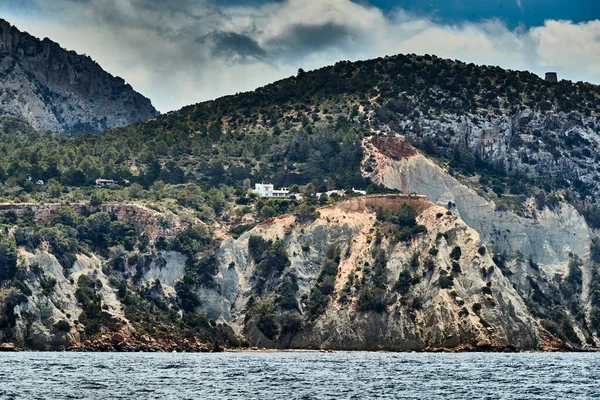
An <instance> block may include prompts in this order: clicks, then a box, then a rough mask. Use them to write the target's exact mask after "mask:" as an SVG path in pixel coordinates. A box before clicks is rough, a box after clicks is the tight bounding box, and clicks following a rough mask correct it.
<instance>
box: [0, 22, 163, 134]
mask: <svg viewBox="0 0 600 400" xmlns="http://www.w3.org/2000/svg"><path fill="white" fill-rule="evenodd" d="M157 114H158V112H157V111H156V110H155V109H154V107H153V106H152V104H151V103H150V100H148V99H147V98H145V97H144V96H142V95H141V94H139V93H137V92H135V91H134V90H133V89H132V88H131V86H129V85H128V84H126V83H125V81H124V80H123V79H121V78H118V77H114V76H112V75H110V74H109V73H107V72H105V71H104V70H103V69H102V68H101V67H100V66H99V65H98V64H96V63H95V62H94V61H93V60H92V59H91V58H89V57H87V56H82V55H79V54H77V53H75V52H73V51H67V50H64V49H62V48H61V47H60V46H59V45H58V44H57V43H54V42H52V41H51V40H49V39H44V40H43V41H40V40H38V39H37V38H35V37H33V36H31V35H29V34H27V33H25V32H20V31H19V30H18V29H17V28H15V27H13V26H11V25H10V24H9V23H8V22H6V21H4V20H1V19H0V116H3V117H17V118H20V119H23V120H25V121H27V122H28V123H29V124H30V125H31V126H33V127H34V128H35V129H38V130H49V131H66V132H100V131H103V130H105V129H107V128H110V127H115V126H124V125H130V124H133V123H136V122H140V121H143V120H146V119H148V118H151V117H153V116H156V115H157Z"/></svg>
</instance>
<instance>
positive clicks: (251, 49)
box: [209, 32, 267, 59]
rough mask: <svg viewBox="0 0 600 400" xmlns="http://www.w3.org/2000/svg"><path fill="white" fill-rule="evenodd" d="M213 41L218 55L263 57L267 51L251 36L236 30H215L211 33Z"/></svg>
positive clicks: (214, 50)
mask: <svg viewBox="0 0 600 400" xmlns="http://www.w3.org/2000/svg"><path fill="white" fill-rule="evenodd" d="M209 37H210V39H211V40H212V42H213V46H214V47H213V55H215V56H218V57H225V58H228V59H231V58H242V59H244V58H248V57H254V58H257V59H263V58H265V57H266V56H267V52H266V51H265V50H264V49H263V48H262V47H260V45H259V44H258V42H257V41H256V40H254V39H253V38H251V37H250V36H247V35H244V34H240V33H236V32H214V33H212V34H211V35H209Z"/></svg>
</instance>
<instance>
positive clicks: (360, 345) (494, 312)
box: [0, 155, 589, 351]
mask: <svg viewBox="0 0 600 400" xmlns="http://www.w3.org/2000/svg"><path fill="white" fill-rule="evenodd" d="M419 157H420V156H418V155H413V156H411V158H409V159H407V160H402V161H401V162H400V164H401V165H403V166H406V165H405V164H406V163H408V162H410V163H412V164H411V165H412V166H413V167H414V168H415V170H414V171H415V173H414V175H406V174H405V175H401V179H400V181H402V182H404V183H403V184H411V185H415V186H410V187H408V188H409V189H410V190H413V191H417V190H418V191H419V192H426V190H425V189H423V188H422V187H419V186H416V183H413V182H419V179H422V178H423V177H425V178H427V179H429V180H430V182H444V185H445V186H442V185H441V183H440V184H439V185H440V186H439V187H438V189H436V190H439V193H441V194H439V195H437V194H436V193H438V192H436V191H434V190H431V191H430V192H428V193H429V194H431V196H432V198H433V199H436V201H437V202H439V203H441V204H444V203H447V201H453V202H456V204H457V205H456V207H455V208H454V207H453V209H452V210H448V209H447V208H446V207H442V206H440V205H437V204H434V203H433V202H431V201H429V200H428V199H427V198H425V197H424V196H420V195H409V194H407V195H378V196H366V197H360V198H355V199H349V200H346V201H342V202H339V203H334V204H332V205H330V206H327V207H324V208H320V209H318V212H319V215H318V217H317V218H316V219H315V220H313V221H308V222H304V223H299V222H298V221H297V220H296V217H295V216H294V215H286V216H281V217H278V218H274V219H271V220H268V221H266V222H264V223H261V224H259V225H257V226H256V227H255V228H253V229H252V230H250V231H248V232H246V233H244V234H243V235H242V236H240V237H239V238H237V239H234V238H231V237H229V238H225V239H224V240H223V241H222V243H221V244H220V245H219V247H218V249H217V250H216V252H215V254H214V256H215V259H216V263H215V266H216V273H215V274H213V275H211V277H210V279H209V280H207V281H205V283H194V284H192V286H189V283H185V282H186V281H189V278H186V274H187V273H189V269H188V268H189V265H190V263H189V259H188V256H185V255H183V254H181V253H177V252H174V251H158V252H156V253H153V254H152V255H150V256H148V258H147V259H145V260H141V259H140V260H138V261H137V266H135V267H133V264H132V266H130V267H125V270H124V271H122V272H119V273H118V275H119V279H120V280H123V281H126V282H128V285H129V288H130V289H129V290H132V291H140V292H146V293H149V294H150V296H151V298H153V299H154V300H155V301H157V302H158V303H161V304H175V301H176V299H177V297H178V296H180V295H181V292H180V291H181V290H182V288H183V287H182V286H180V284H182V283H184V285H188V287H187V289H185V290H186V292H185V293H183V294H184V295H190V296H193V297H194V298H196V299H197V302H196V303H195V304H196V311H197V312H198V313H200V314H205V315H206V317H207V318H208V320H209V321H212V322H210V324H213V325H214V324H216V323H221V324H225V325H226V326H227V327H229V328H231V329H232V330H233V332H235V334H236V335H237V337H238V338H240V339H241V340H245V341H247V343H248V344H249V345H252V346H260V347H267V348H294V349H306V348H312V349H347V350H379V349H385V350H395V351H412V350H435V349H462V348H470V349H517V350H521V349H541V348H548V347H547V345H548V343H553V347H556V346H560V345H561V342H560V341H558V340H556V338H554V337H553V336H552V335H550V334H549V333H548V332H547V331H546V330H545V329H544V328H542V327H541V325H540V324H539V320H538V318H536V317H534V315H533V312H532V309H531V308H530V307H529V306H528V305H527V302H528V301H529V298H530V297H531V290H533V288H534V285H536V287H539V288H541V290H543V291H544V292H548V293H550V292H551V291H552V290H553V285H554V283H553V281H552V278H553V277H554V275H553V272H554V271H564V270H565V269H566V267H565V265H564V263H565V262H566V259H563V258H561V257H565V256H564V255H563V254H562V253H561V249H562V248H564V247H566V246H573V247H570V249H571V250H577V248H576V247H575V246H576V244H577V243H576V240H573V239H571V238H570V237H566V238H565V239H563V243H562V244H561V243H560V242H557V240H559V239H560V235H554V236H553V235H551V234H550V233H549V232H550V231H551V229H550V228H551V225H546V224H558V222H559V221H562V220H564V221H565V227H564V228H559V229H565V230H566V229H569V228H568V227H566V226H567V225H566V222H567V221H571V222H572V220H573V217H572V216H569V213H568V208H563V209H560V210H557V211H550V210H547V211H546V212H545V213H546V215H545V216H543V218H544V219H543V220H542V221H538V222H536V223H535V224H534V223H533V222H531V223H530V222H523V221H521V222H519V221H520V219H519V218H523V217H517V216H512V217H510V218H512V219H508V221H517V222H518V223H515V226H510V227H509V229H511V232H521V231H519V229H522V235H523V236H524V237H525V239H528V238H529V235H533V234H532V232H534V233H535V235H537V236H538V238H537V239H535V240H538V241H542V242H539V243H543V244H539V243H538V242H536V243H538V244H535V245H534V246H537V247H539V249H537V248H534V250H533V253H532V256H534V255H535V254H538V255H537V256H538V257H540V258H539V259H540V260H544V259H545V258H544V257H546V258H547V259H548V260H550V263H548V264H540V268H539V270H537V271H533V270H532V269H531V267H530V266H528V263H527V262H524V261H522V260H521V261H519V260H518V259H513V258H509V259H508V260H507V262H506V265H500V264H498V261H497V260H496V259H495V258H494V257H495V256H496V255H497V253H496V252H497V251H498V250H497V249H495V248H494V245H492V244H491V243H490V241H491V238H493V236H492V235H490V234H488V232H493V229H491V228H490V229H489V230H486V229H487V228H486V227H487V225H486V222H485V220H487V223H488V224H492V225H493V224H495V223H498V222H496V221H502V218H501V217H495V216H494V215H495V214H494V213H495V212H496V211H495V210H494V209H493V204H491V205H490V204H487V205H486V204H484V202H483V200H473V199H476V196H477V195H476V194H474V193H470V192H468V189H467V188H464V187H463V188H460V190H459V189H458V188H459V187H460V186H461V185H460V183H458V182H455V181H452V180H451V178H450V177H447V176H444V173H443V171H442V170H439V169H438V167H436V166H435V165H434V164H432V163H430V162H429V161H428V160H426V159H421V158H419ZM388 162H389V164H388V166H389V167H394V165H395V164H393V163H391V161H390V160H388ZM419 162H422V163H423V164H422V165H421V164H419ZM403 163H404V164H403ZM392 169H393V168H392ZM382 171H384V170H383V169H382V170H380V172H382ZM436 171H437V172H436ZM388 172H389V171H388ZM381 176H382V177H388V178H389V177H393V176H394V175H393V174H391V173H389V174H388V173H387V172H386V173H385V174H382V175H381ZM418 176H420V177H421V178H418ZM374 179H376V177H374ZM386 179H387V178H386ZM386 182H387V184H390V182H391V181H390V182H388V181H386ZM437 184H438V183H436V185H437ZM390 185H391V184H390ZM442 189H443V190H442ZM436 196H437V197H436ZM448 196H450V197H448ZM461 196H462V197H461ZM461 201H462V202H467V201H481V204H482V207H481V209H484V210H487V211H484V212H482V213H481V214H476V213H475V214H473V212H472V210H470V209H469V203H465V204H464V205H460V204H459V203H460V202H461ZM405 204H406V205H410V206H411V207H414V209H416V210H417V212H418V216H417V218H416V222H417V224H419V225H420V226H422V227H423V228H421V229H420V230H419V231H418V232H419V233H416V234H414V235H409V236H398V232H399V231H400V229H401V228H400V226H398V225H396V224H395V223H392V222H386V221H385V220H382V219H381V218H379V219H378V218H377V214H376V210H377V208H378V207H386V208H388V209H390V210H392V211H393V212H396V213H401V212H402V210H403V206H404V205H405ZM484 206H485V207H484ZM3 207H9V206H3ZM3 207H0V212H1V211H2V209H3ZM54 207H58V206H52V205H48V206H43V207H40V208H39V209H37V210H35V213H34V216H35V218H40V219H43V218H45V216H46V217H47V216H48V215H50V216H51V215H52V212H54V211H53V210H54ZM106 207H109V206H108V205H107V206H106ZM110 207H112V208H111V213H113V214H114V215H115V216H117V217H118V218H123V219H128V218H129V220H131V218H133V219H135V218H136V216H144V215H145V216H146V217H144V218H147V217H148V216H149V215H150V214H147V213H148V211H144V210H138V211H136V212H133V211H132V210H136V208H135V207H133V208H132V206H128V207H124V209H123V210H119V209H118V206H116V205H115V206H110ZM565 207H566V206H565ZM471 208H472V207H471ZM12 210H13V211H15V209H14V206H13V209H12ZM127 210H129V211H127ZM17 211H18V210H17ZM119 216H120V217H119ZM461 217H462V218H461ZM463 218H467V219H468V218H473V219H472V220H470V221H471V223H473V224H475V223H478V224H479V225H477V226H478V227H479V229H481V232H482V234H480V233H478V232H477V230H476V229H474V228H473V227H472V226H470V224H468V223H466V222H465V220H463ZM540 218H541V217H540ZM561 218H562V219H561ZM134 222H135V221H134ZM140 222H141V221H140ZM528 224H529V225H528ZM164 225H165V226H164V227H163V230H162V231H160V232H161V234H164V233H167V232H171V231H173V230H174V228H173V227H172V226H171V227H170V228H169V226H170V225H169V223H165V224H164ZM557 226H558V225H557ZM519 227H522V228H519ZM525 227H527V229H529V230H527V229H525ZM167 228H168V229H167ZM140 229H141V227H140ZM257 241H258V242H260V243H262V244H260V245H259V247H260V246H263V247H264V246H267V247H265V249H266V248H269V249H267V250H265V251H267V252H269V254H268V255H267V256H266V257H267V258H269V257H272V258H273V259H275V260H276V261H275V263H274V268H271V269H269V268H270V267H266V266H265V265H264V263H263V262H262V261H261V262H259V260H258V259H257V255H256V254H255V253H256V250H252V249H251V248H252V246H253V245H252V244H251V242H252V243H255V244H254V246H256V243H257ZM278 243H280V244H281V247H280V248H279V251H283V255H281V253H280V254H279V255H278V254H277V250H276V249H275V248H276V246H277V244H278ZM507 243H508V244H507ZM523 243H528V242H527V241H526V240H521V241H514V242H510V241H506V242H505V243H504V245H505V246H509V244H510V246H521V247H506V249H515V248H518V249H525V247H524V246H525V245H524V244H523ZM527 245H528V246H531V245H532V244H531V243H529V244H527ZM281 249H283V250H281ZM263 250H264V249H263ZM544 251H545V252H547V254H546V255H544V254H543V252H544ZM332 254H334V255H332ZM278 257H279V258H278ZM20 258H21V261H22V263H23V265H24V266H23V267H22V270H23V271H24V273H25V274H26V276H25V277H24V279H23V281H24V282H26V284H27V286H28V288H29V289H30V290H31V293H30V294H29V295H28V296H27V298H26V299H25V298H20V300H19V299H17V300H18V301H17V303H16V304H17V305H16V307H15V308H14V314H15V315H14V318H12V319H13V320H14V321H15V323H14V326H12V327H9V328H8V329H7V328H3V329H0V341H12V342H14V343H16V344H17V345H18V346H19V347H27V348H35V349H42V350H44V349H50V350H60V349H65V348H69V347H71V346H78V345H79V344H80V343H81V340H82V338H83V337H84V333H85V331H86V326H85V323H82V321H79V320H78V319H79V318H80V316H81V315H82V313H83V312H84V305H83V304H80V303H79V301H78V300H77V295H76V291H77V290H78V288H81V287H82V286H81V284H80V283H79V280H80V277H81V276H82V275H86V276H88V277H90V278H91V279H92V280H93V281H94V282H96V283H95V285H96V289H95V290H96V293H97V295H98V296H99V298H100V301H101V304H102V313H103V315H104V317H105V318H106V320H108V321H111V323H112V324H113V325H114V327H116V328H115V329H118V330H119V331H120V332H122V334H123V335H124V336H128V335H136V328H135V326H136V325H135V323H134V321H133V320H131V321H130V320H128V318H127V317H128V316H129V314H127V312H126V307H127V305H126V303H125V301H126V300H125V298H126V297H123V294H121V295H119V294H118V292H119V286H118V284H116V283H115V282H117V281H115V279H114V278H115V277H111V276H110V275H109V272H108V271H109V270H108V269H106V268H105V266H106V264H111V263H112V260H111V259H110V258H109V259H100V258H97V257H96V256H93V255H81V254H80V255H78V256H77V261H76V262H75V264H74V265H73V267H72V268H70V269H68V270H64V269H63V268H62V267H61V265H60V264H59V263H58V261H57V260H56V258H55V257H54V256H53V255H51V254H49V253H48V252H47V251H45V250H44V249H43V248H42V249H39V250H38V251H37V252H36V254H31V253H28V252H26V251H25V250H24V249H20ZM127 265H129V264H127ZM328 268H329V270H328V271H329V272H328V273H329V274H330V275H328V276H325V275H324V273H325V271H326V270H327V269H328ZM332 268H333V269H332ZM507 270H508V271H510V273H507ZM113 272H114V271H113ZM324 276H325V278H324ZM50 279H52V280H54V281H55V283H54V284H53V285H50V286H51V289H48V287H49V285H48V281H49V280H50ZM375 282H377V283H375ZM532 282H533V283H532ZM585 285H587V286H589V282H586V283H585ZM319 293H321V294H325V296H320V295H319ZM3 296H4V298H3ZM6 296H7V294H6V293H0V303H1V302H2V301H3V299H4V300H5V299H6V298H7V297H6ZM8 296H10V294H8ZM169 302H172V303H169ZM556 304H557V306H558V305H559V304H560V299H558V300H557V303H556ZM560 306H561V307H564V310H566V311H565V312H567V313H569V312H570V311H569V308H568V306H567V305H560ZM131 315H134V314H131ZM136 318H137V317H136ZM574 329H575V332H576V333H575V334H576V335H579V336H581V337H582V339H585V333H584V332H583V327H582V326H580V325H578V324H575V325H574ZM144 337H145V336H144ZM151 339H152V338H148V339H147V341H148V343H150V341H151Z"/></svg>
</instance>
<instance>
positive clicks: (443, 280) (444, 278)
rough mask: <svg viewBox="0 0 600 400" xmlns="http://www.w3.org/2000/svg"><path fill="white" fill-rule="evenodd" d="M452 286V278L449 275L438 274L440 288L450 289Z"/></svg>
mask: <svg viewBox="0 0 600 400" xmlns="http://www.w3.org/2000/svg"><path fill="white" fill-rule="evenodd" d="M453 286H454V278H453V277H452V276H451V275H441V276H440V287H441V288H442V289H450V288H451V287H453Z"/></svg>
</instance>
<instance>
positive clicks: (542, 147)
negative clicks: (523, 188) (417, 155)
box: [381, 108, 600, 203]
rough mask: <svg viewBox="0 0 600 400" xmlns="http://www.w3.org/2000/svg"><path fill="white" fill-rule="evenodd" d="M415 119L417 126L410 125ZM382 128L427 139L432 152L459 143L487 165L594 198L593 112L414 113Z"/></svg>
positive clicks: (599, 135) (597, 175)
mask: <svg viewBox="0 0 600 400" xmlns="http://www.w3.org/2000/svg"><path fill="white" fill-rule="evenodd" d="M415 124H416V125H418V126H419V129H415ZM381 128H382V130H384V131H392V132H396V133H400V134H403V135H406V136H407V137H408V138H410V139H411V140H413V141H415V142H423V141H424V140H430V143H432V147H433V148H434V149H433V150H435V151H436V152H437V153H439V154H445V155H446V156H448V155H451V154H452V152H453V150H454V148H456V147H459V148H465V149H467V150H468V151H470V152H471V153H472V154H473V155H475V157H477V158H478V159H479V160H481V161H482V162H485V163H486V164H487V165H488V166H489V167H492V168H494V169H496V170H498V171H502V172H503V173H507V174H518V175H519V176H523V177H527V178H528V179H531V180H535V181H537V182H539V183H538V184H539V185H544V184H546V183H550V184H553V185H557V186H559V187H560V186H561V185H562V186H564V185H565V184H566V185H567V186H568V187H570V188H571V190H572V191H573V192H574V193H576V194H578V196H579V198H580V199H581V200H585V201H588V202H592V203H598V199H600V186H599V185H598V184H597V182H598V180H599V179H600V172H599V171H598V169H597V168H596V166H597V164H598V161H599V160H600V158H599V156H598V152H597V149H598V146H599V145H600V120H599V118H598V116H597V115H591V116H587V115H584V114H582V113H580V112H577V111H573V112H570V113H566V112H539V111H532V110H530V109H527V108H523V109H521V110H519V111H516V112H512V111H511V112H510V113H509V111H505V112H503V113H502V114H500V115H492V114H490V115H487V116H485V115H474V114H468V113H467V114H463V115H456V114H450V113H445V114H441V115H437V116H433V115H428V116H423V115H420V116H416V117H414V118H411V119H404V120H403V121H402V122H401V123H398V124H396V125H394V126H392V127H390V126H388V125H384V126H382V127H381Z"/></svg>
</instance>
